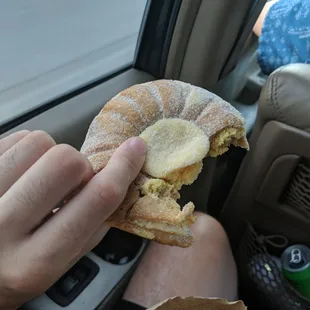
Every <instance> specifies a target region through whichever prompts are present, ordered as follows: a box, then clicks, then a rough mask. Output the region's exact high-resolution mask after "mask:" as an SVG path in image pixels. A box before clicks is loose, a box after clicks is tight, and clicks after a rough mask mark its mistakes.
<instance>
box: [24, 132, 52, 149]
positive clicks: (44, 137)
mask: <svg viewBox="0 0 310 310" xmlns="http://www.w3.org/2000/svg"><path fill="white" fill-rule="evenodd" d="M28 137H29V139H31V141H33V143H34V144H36V145H37V146H38V147H39V148H40V150H42V151H43V152H46V151H47V150H49V149H50V148H52V147H53V146H55V144H56V142H55V141H54V139H53V138H52V137H51V136H50V135H49V134H47V133H46V132H45V131H42V130H35V131H33V132H31V133H30V134H29V136H28Z"/></svg>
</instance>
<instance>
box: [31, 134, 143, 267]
mask: <svg viewBox="0 0 310 310" xmlns="http://www.w3.org/2000/svg"><path fill="white" fill-rule="evenodd" d="M145 155H146V147H145V144H144V142H143V141H142V140H141V139H140V138H132V139H130V140H128V141H126V142H125V143H124V144H123V145H121V146H120V147H119V149H118V150H117V151H116V152H115V153H114V155H113V156H112V158H111V160H110V161H109V163H108V165H107V166H106V167H105V168H104V169H103V170H102V171H101V172H99V173H98V174H97V175H96V176H94V177H93V178H92V179H91V180H90V181H89V183H88V184H87V185H86V186H85V187H84V188H83V189H82V191H81V192H80V193H79V194H78V195H76V196H75V197H74V198H73V199H72V200H70V201H69V202H68V203H67V204H66V205H65V206H64V207H63V208H62V209H60V210H59V211H58V212H56V214H55V215H54V216H53V217H52V218H51V219H49V220H48V222H46V223H45V224H43V225H42V226H41V227H40V228H39V229H38V230H37V231H36V232H35V235H36V236H33V237H34V238H32V239H33V242H36V243H37V245H36V246H38V248H40V247H43V246H44V245H45V248H46V244H48V249H47V252H49V251H51V252H52V253H50V254H51V255H50V257H53V261H54V262H55V259H57V258H58V259H59V260H60V261H59V262H62V263H63V262H64V260H68V259H69V260H70V261H71V260H72V259H75V258H76V256H78V255H83V254H85V253H81V251H82V249H84V248H85V247H87V242H88V241H89V240H90V239H91V237H92V236H93V235H94V233H95V232H96V231H98V230H99V228H100V227H101V226H102V225H103V223H104V221H105V220H106V219H107V218H108V217H109V216H110V215H111V214H112V213H113V212H114V211H115V209H116V208H117V207H118V206H119V205H120V204H121V202H122V201H123V199H124V197H125V195H126V193H127V190H128V187H129V185H130V184H131V183H132V182H133V180H134V179H135V178H136V177H137V175H138V173H139V172H140V170H141V168H142V166H143V163H144V160H145ZM56 257H57V258H56Z"/></svg>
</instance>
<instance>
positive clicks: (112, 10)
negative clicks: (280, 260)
mask: <svg viewBox="0 0 310 310" xmlns="http://www.w3.org/2000/svg"><path fill="white" fill-rule="evenodd" d="M146 3H147V0H130V1H128V0H88V1H85V0H66V1H63V0H53V1H50V0H3V1H1V2H0V38H1V48H0V68H1V70H0V126H1V124H3V123H5V122H7V121H9V120H11V119H13V118H16V117H18V116H19V115H22V114H24V113H26V112H28V111H31V110H33V109H34V108H36V107H38V106H40V105H43V104H44V103H47V102H49V101H51V100H54V99H55V98H58V97H60V96H62V95H64V94H66V93H68V92H71V91H74V90H75V89H77V88H80V87H81V86H83V85H86V84H89V83H91V82H93V81H95V80H98V79H100V78H104V77H105V76H107V75H110V74H112V73H114V72H116V71H119V70H120V69H122V68H125V67H127V66H130V65H131V64H132V62H133V59H134V55H135V48H136V43H137V39H138V34H139V30H140V25H141V21H142V17H143V14H144V11H145V7H146ZM86 104H87V103H86ZM88 104H89V103H88Z"/></svg>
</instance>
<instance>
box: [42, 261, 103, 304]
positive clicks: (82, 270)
mask: <svg viewBox="0 0 310 310" xmlns="http://www.w3.org/2000/svg"><path fill="white" fill-rule="evenodd" d="M98 272H99V266H98V265H97V264H96V263H95V262H93V261H92V260H91V259H89V258H88V257H83V258H82V259H80V260H79V261H78V262H77V263H76V264H75V265H74V266H73V267H72V268H71V269H70V270H69V271H68V272H67V273H65V274H64V275H63V276H62V277H61V278H60V279H59V280H58V281H57V282H56V283H55V284H54V285H53V286H52V287H51V288H50V289H49V290H48V291H47V292H46V295H47V296H48V297H49V298H50V299H51V300H53V301H54V302H55V303H56V304H58V305H59V306H62V307H66V306H68V305H69V304H70V303H71V302H72V301H73V300H74V299H75V298H77V297H78V296H79V295H80V294H81V292H82V291H83V290H84V289H85V288H86V287H87V285H88V284H89V283H90V282H91V281H92V280H93V279H94V278H95V276H96V275H97V274H98Z"/></svg>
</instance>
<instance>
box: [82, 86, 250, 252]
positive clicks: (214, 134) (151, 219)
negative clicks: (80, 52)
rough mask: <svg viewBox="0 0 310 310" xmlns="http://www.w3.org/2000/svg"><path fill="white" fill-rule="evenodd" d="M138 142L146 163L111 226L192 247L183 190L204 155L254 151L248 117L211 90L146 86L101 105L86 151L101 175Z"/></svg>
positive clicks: (189, 211) (190, 208)
mask: <svg viewBox="0 0 310 310" xmlns="http://www.w3.org/2000/svg"><path fill="white" fill-rule="evenodd" d="M133 136H140V137H141V138H142V139H144V140H145V142H146V144H147V148H148V153H147V158H146V162H145V165H144V167H143V169H142V171H141V173H140V175H139V176H138V178H137V179H136V180H135V182H134V183H133V184H132V185H131V187H130V189H129V191H128V194H127V196H126V198H125V200H124V202H123V203H122V205H121V206H120V207H119V208H118V209H117V210H116V211H115V213H114V214H112V215H111V217H110V218H109V219H108V224H110V225H111V226H113V227H116V228H120V229H123V230H125V231H128V232H131V233H134V234H137V235H139V236H142V237H145V238H148V239H153V240H156V241H158V242H160V243H163V244H169V245H176V246H180V247H188V246H190V245H191V243H192V242H193V234H192V233H191V231H190V228H189V225H190V224H192V223H193V222H194V220H195V219H194V217H193V215H192V214H193V211H194V205H193V203H192V202H189V203H188V204H186V205H185V206H184V207H183V208H181V207H180V206H179V205H178V203H177V202H176V201H177V199H178V198H180V195H179V192H178V191H179V190H180V189H181V187H182V186H183V185H190V184H192V183H193V182H194V181H195V180H196V179H197V177H198V175H199V173H200V172H201V170H202V160H203V158H204V157H206V156H211V157H216V156H218V155H221V154H223V153H225V152H226V151H227V150H228V148H229V146H230V145H234V146H237V147H242V148H245V149H248V147H249V145H248V142H247V139H246V133H245V129H244V119H243V118H242V116H241V114H240V113H239V112H238V111H237V110H236V109H235V108H233V107H232V106H231V105H230V104H229V103H227V102H225V101H224V100H222V99H221V98H219V97H218V96H216V95H214V94H212V93H210V92H208V91H207V90H205V89H202V88H199V87H196V86H192V85H190V84H187V83H183V82H180V81H172V80H158V81H154V82H148V83H144V84H139V85H135V86H132V87H130V88H128V89H126V90H124V91H122V92H120V93H119V94H118V95H116V96H115V97H114V98H112V99H111V100H110V101H109V102H108V103H107V104H106V105H105V106H104V107H103V109H102V110H101V111H100V113H99V114H98V115H97V116H96V117H95V119H94V120H93V121H92V123H91V125H90V127H89V130H88V132H87V135H86V138H85V141H84V144H83V146H82V148H81V152H82V153H84V154H86V156H87V157H88V159H89V160H90V162H91V164H92V166H93V169H94V171H95V172H99V171H100V170H101V169H103V168H104V167H105V166H106V164H107V163H108V160H109V159H110V157H111V156H112V154H113V152H114V151H115V150H116V149H117V147H118V146H120V144H121V143H123V142H124V141H125V140H127V139H128V138H130V137H133Z"/></svg>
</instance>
